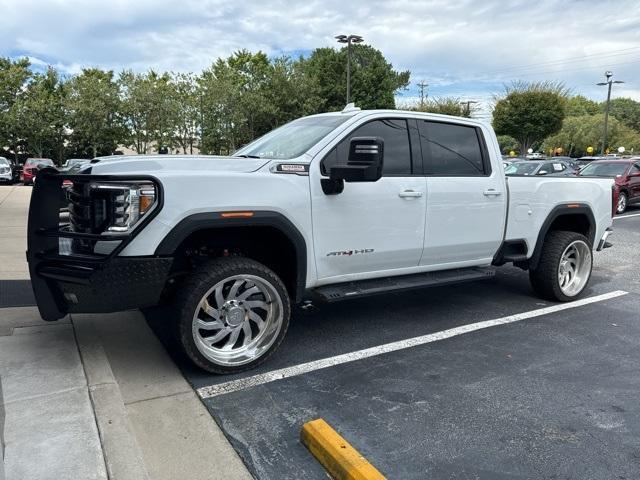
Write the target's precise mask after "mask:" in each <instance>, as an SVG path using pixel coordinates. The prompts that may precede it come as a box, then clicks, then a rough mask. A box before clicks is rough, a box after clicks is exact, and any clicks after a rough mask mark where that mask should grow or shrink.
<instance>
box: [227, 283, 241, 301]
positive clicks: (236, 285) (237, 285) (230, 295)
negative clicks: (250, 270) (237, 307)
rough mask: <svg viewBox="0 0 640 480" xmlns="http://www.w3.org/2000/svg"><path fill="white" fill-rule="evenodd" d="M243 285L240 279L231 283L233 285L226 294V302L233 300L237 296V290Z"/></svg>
mask: <svg viewBox="0 0 640 480" xmlns="http://www.w3.org/2000/svg"><path fill="white" fill-rule="evenodd" d="M243 283H244V280H242V279H240V280H236V281H235V282H233V285H232V286H231V288H230V289H229V293H228V294H227V301H229V300H234V299H235V298H236V296H237V295H238V289H239V288H240V287H241V286H242V284H243Z"/></svg>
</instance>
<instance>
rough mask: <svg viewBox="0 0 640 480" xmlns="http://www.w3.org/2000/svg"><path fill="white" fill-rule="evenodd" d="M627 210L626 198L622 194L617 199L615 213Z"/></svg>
mask: <svg viewBox="0 0 640 480" xmlns="http://www.w3.org/2000/svg"><path fill="white" fill-rule="evenodd" d="M626 209H627V196H626V195H625V194H624V193H621V194H620V196H619V197H618V206H617V208H616V213H624V211H625V210H626Z"/></svg>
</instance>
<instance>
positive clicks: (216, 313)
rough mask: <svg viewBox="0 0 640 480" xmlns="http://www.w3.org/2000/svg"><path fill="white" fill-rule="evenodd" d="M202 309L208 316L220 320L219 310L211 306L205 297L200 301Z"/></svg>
mask: <svg viewBox="0 0 640 480" xmlns="http://www.w3.org/2000/svg"><path fill="white" fill-rule="evenodd" d="M202 310H203V311H204V313H206V314H207V315H209V316H210V317H213V318H215V319H216V320H220V312H219V311H218V310H217V309H215V308H213V307H212V306H211V304H210V303H209V301H208V300H207V299H206V298H205V299H204V302H203V303H202Z"/></svg>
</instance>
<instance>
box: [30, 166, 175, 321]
mask: <svg viewBox="0 0 640 480" xmlns="http://www.w3.org/2000/svg"><path fill="white" fill-rule="evenodd" d="M65 180H69V181H71V182H73V183H74V184H76V183H77V184H82V183H87V182H96V181H97V182H99V181H110V182H114V181H115V182H122V183H126V182H128V181H137V180H146V181H151V182H153V183H154V184H155V186H156V192H157V193H156V196H157V199H156V202H157V204H156V206H155V207H154V208H153V210H152V211H150V212H148V214H147V215H146V216H145V217H143V218H142V220H140V223H139V224H138V225H137V226H136V228H134V229H133V231H131V232H129V233H126V234H117V235H114V234H104V233H87V232H78V231H74V229H72V228H71V226H70V224H69V223H65V222H64V221H61V218H62V217H61V209H62V210H64V208H65V207H66V206H67V205H66V200H65V199H66V194H65V189H64V188H63V182H64V181H65ZM162 202H163V192H162V186H161V184H160V182H158V180H157V179H155V178H154V177H150V176H128V177H122V176H111V175H89V174H77V175H65V174H62V173H58V171H57V170H55V169H53V168H46V169H43V170H41V171H40V172H39V173H38V178H37V181H36V182H35V185H34V187H33V192H32V195H31V202H30V204H29V222H28V226H27V261H28V263H29V274H30V276H31V285H32V288H33V293H34V295H35V298H36V302H37V304H38V310H39V311H40V315H41V316H42V318H43V319H44V320H47V321H53V320H58V319H60V318H62V317H64V316H65V315H66V314H67V313H107V312H116V311H121V310H128V309H132V308H141V307H148V306H152V305H157V304H158V302H159V300H160V295H161V293H162V290H163V288H164V286H165V283H166V280H167V277H168V274H169V270H170V269H171V265H172V263H173V259H172V258H171V257H158V256H148V257H146V256H145V257H127V256H118V254H119V253H120V252H121V251H122V250H123V249H124V247H125V246H126V245H127V244H128V243H129V242H130V241H131V240H132V239H133V238H134V237H135V235H136V234H137V233H138V232H140V231H141V230H142V229H143V228H144V227H145V225H147V224H148V223H149V222H150V221H151V220H152V219H153V217H154V216H155V215H157V213H158V212H159V211H160V210H161V208H162ZM61 239H67V240H62V241H61ZM74 241H82V242H83V243H85V244H87V243H88V244H90V245H93V246H95V245H96V244H97V243H98V242H111V243H110V244H111V245H113V244H116V246H115V248H113V249H112V250H111V251H110V252H109V253H105V254H98V253H86V252H84V251H83V252H82V253H79V252H74V251H73V248H71V245H70V244H71V243H73V242H74ZM61 245H63V246H64V248H63V251H61V248H60V247H61Z"/></svg>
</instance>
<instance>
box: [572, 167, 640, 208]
mask: <svg viewBox="0 0 640 480" xmlns="http://www.w3.org/2000/svg"><path fill="white" fill-rule="evenodd" d="M578 175H579V176H581V177H611V178H613V179H614V180H615V182H616V183H615V187H614V188H615V190H616V194H617V197H618V204H617V206H616V213H623V212H624V211H625V210H626V209H627V206H629V205H631V204H633V203H640V158H625V159H622V160H596V161H595V162H591V163H590V164H589V165H587V166H585V167H583V168H582V170H580V173H579V174H578Z"/></svg>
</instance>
